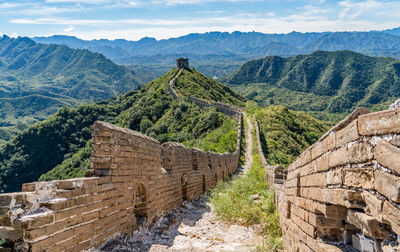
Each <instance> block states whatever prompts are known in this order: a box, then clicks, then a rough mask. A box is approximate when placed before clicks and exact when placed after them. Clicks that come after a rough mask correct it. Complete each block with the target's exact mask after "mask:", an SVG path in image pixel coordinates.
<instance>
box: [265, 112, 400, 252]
mask: <svg viewBox="0 0 400 252" xmlns="http://www.w3.org/2000/svg"><path fill="white" fill-rule="evenodd" d="M399 133H400V110H399V109H397V110H388V111H381V112H376V113H369V111H367V110H366V109H357V110H356V111H355V112H353V113H352V114H350V115H349V116H348V117H347V118H346V119H344V120H343V121H342V122H340V123H338V124H337V125H336V126H335V127H334V128H332V129H331V130H330V131H329V132H328V133H326V134H325V135H324V136H323V137H322V138H321V139H320V140H319V141H318V142H316V143H315V144H314V145H312V146H311V147H309V148H308V149H307V150H306V151H305V152H304V153H303V154H302V155H301V156H300V157H299V158H297V159H296V160H295V162H294V163H293V164H291V165H290V166H289V168H288V174H287V180H286V181H285V182H284V183H283V184H280V183H281V182H282V181H279V180H278V181H277V180H275V181H271V179H270V181H271V184H272V187H273V188H274V189H275V192H276V199H277V207H278V210H279V213H280V224H281V227H282V234H283V236H282V239H283V243H284V247H285V250H286V251H321V252H322V251H368V252H369V251H371V252H374V251H376V252H379V251H397V250H394V248H395V247H396V248H397V249H398V242H399V240H398V237H399V235H400V205H399V203H400V165H399V164H400V135H399ZM269 168H271V167H269ZM267 171H268V169H267ZM274 171H275V170H272V169H270V170H269V171H268V174H269V176H272V177H274V176H276V174H274ZM354 249H356V250H354Z"/></svg>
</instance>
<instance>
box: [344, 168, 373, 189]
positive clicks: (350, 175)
mask: <svg viewBox="0 0 400 252" xmlns="http://www.w3.org/2000/svg"><path fill="white" fill-rule="evenodd" d="M343 177H344V185H346V186H348V187H358V188H364V189H373V188H374V183H375V177H374V170H373V169H372V168H350V169H343Z"/></svg>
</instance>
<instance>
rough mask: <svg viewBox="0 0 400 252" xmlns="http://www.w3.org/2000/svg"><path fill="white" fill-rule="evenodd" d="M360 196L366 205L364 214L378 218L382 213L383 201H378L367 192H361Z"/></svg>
mask: <svg viewBox="0 0 400 252" xmlns="http://www.w3.org/2000/svg"><path fill="white" fill-rule="evenodd" d="M361 196H362V197H363V199H364V202H365V205H366V206H365V212H366V213H367V214H369V215H372V216H374V217H375V218H378V217H379V216H380V215H381V213H382V206H383V200H380V199H379V198H378V197H376V196H375V195H373V194H372V193H370V192H367V191H364V192H362V193H361Z"/></svg>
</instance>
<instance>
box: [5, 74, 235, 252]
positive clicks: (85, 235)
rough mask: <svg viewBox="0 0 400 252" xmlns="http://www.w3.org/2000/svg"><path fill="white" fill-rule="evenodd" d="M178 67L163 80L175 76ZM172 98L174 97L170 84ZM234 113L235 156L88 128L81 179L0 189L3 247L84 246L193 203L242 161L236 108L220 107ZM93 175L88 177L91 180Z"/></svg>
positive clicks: (106, 127)
mask: <svg viewBox="0 0 400 252" xmlns="http://www.w3.org/2000/svg"><path fill="white" fill-rule="evenodd" d="M181 71H182V69H180V70H178V71H177V72H176V73H175V74H174V75H173V76H172V77H171V79H170V80H169V81H168V83H169V84H170V83H171V82H172V83H173V82H174V81H175V80H176V78H178V76H179V74H180V73H181ZM168 89H169V91H170V92H171V94H172V95H173V96H174V97H175V98H179V96H180V95H179V94H178V93H176V91H175V90H174V89H173V88H172V85H168ZM215 106H216V107H221V109H220V110H219V111H221V112H226V113H227V114H228V115H230V116H232V117H234V118H237V119H238V121H239V125H238V138H237V143H236V150H235V152H233V153H224V154H216V153H213V152H203V151H201V150H198V149H188V148H185V147H184V145H182V144H180V143H171V142H168V143H164V144H160V143H159V142H158V141H157V140H155V139H153V138H151V137H148V136H146V135H143V134H141V133H138V132H135V131H132V130H129V129H124V128H120V127H117V126H114V125H112V124H109V123H105V122H95V124H94V125H93V129H92V137H93V141H92V165H91V170H89V171H88V172H87V177H86V178H79V179H69V180H58V181H50V182H33V183H29V184H23V188H22V192H18V193H7V194H0V238H3V239H5V241H6V244H5V245H3V246H4V248H1V247H0V250H2V251H3V250H5V251H7V250H9V251H12V250H16V251H33V252H35V251H57V252H58V251H81V250H84V249H87V248H91V247H97V246H99V245H100V244H103V243H104V242H105V241H107V240H108V239H110V238H112V237H114V236H116V235H119V234H130V233H132V231H133V230H134V229H136V228H137V226H138V225H139V224H141V223H143V222H150V221H151V220H152V219H153V218H154V217H157V216H160V215H162V214H164V213H166V212H168V211H170V210H172V209H174V208H176V207H178V206H179V205H181V203H182V202H183V201H184V200H192V199H194V198H197V197H199V196H201V195H202V194H203V193H204V192H205V191H208V190H209V189H211V188H212V187H214V186H215V185H216V184H217V182H218V181H222V180H224V179H226V178H228V177H229V176H230V175H232V174H233V173H234V172H235V171H236V169H237V168H238V164H239V157H240V142H241V136H242V114H241V111H240V110H238V109H236V108H234V107H230V106H227V105H225V104H217V105H215ZM89 176H91V177H89Z"/></svg>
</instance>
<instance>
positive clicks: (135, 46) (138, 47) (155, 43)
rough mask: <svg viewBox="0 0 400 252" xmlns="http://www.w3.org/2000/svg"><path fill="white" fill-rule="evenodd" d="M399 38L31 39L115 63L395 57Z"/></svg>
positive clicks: (386, 33)
mask: <svg viewBox="0 0 400 252" xmlns="http://www.w3.org/2000/svg"><path fill="white" fill-rule="evenodd" d="M399 35H400V32H398V29H397V30H396V29H392V30H383V31H369V32H319V33H317V32H309V33H300V32H291V33H287V34H267V33H261V32H239V31H235V32H231V33H229V32H207V33H191V34H187V35H184V36H181V37H176V38H170V39H161V40H156V39H154V38H142V39H140V40H137V41H129V40H125V39H117V40H107V39H100V40H81V39H78V38H76V37H70V36H65V35H55V36H52V37H34V38H33V39H34V40H36V41H39V42H43V43H58V44H66V45H70V46H75V47H76V48H86V49H89V50H94V51H96V50H97V51H99V52H103V53H105V55H106V56H107V57H110V58H111V59H113V60H115V61H116V62H121V61H125V62H126V61H127V59H128V58H129V57H135V56H151V55H157V54H197V55H205V54H218V53H220V54H221V53H222V54H230V55H236V56H237V55H247V56H250V57H253V58H254V57H264V56H266V55H278V56H283V57H290V56H294V55H296V54H309V53H312V52H314V51H316V50H332V51H334V50H351V49H353V48H354V45H355V44H358V47H357V48H356V49H355V50H356V51H357V52H360V53H365V54H368V55H371V56H374V55H376V56H381V55H382V56H396V55H398V54H399V53H398V52H399V48H400V37H399ZM110 47H111V48H114V49H115V50H116V51H118V50H122V51H123V52H122V51H121V53H119V54H118V53H117V54H116V53H115V51H113V52H112V53H107V52H106V48H109V49H110ZM100 48H103V49H100ZM385 50H386V51H385ZM127 55H129V56H127Z"/></svg>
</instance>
